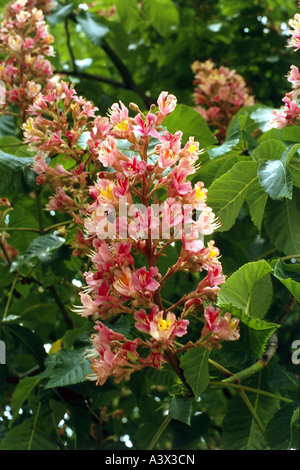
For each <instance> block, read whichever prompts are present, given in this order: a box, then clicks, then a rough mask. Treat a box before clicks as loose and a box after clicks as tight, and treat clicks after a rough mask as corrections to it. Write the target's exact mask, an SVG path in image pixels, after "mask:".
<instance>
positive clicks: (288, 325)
mask: <svg viewBox="0 0 300 470" xmlns="http://www.w3.org/2000/svg"><path fill="white" fill-rule="evenodd" d="M6 3H7V2H4V1H0V6H1V8H3V7H4V6H5V4H6ZM113 3H114V5H115V6H116V14H115V15H114V16H113V17H112V18H106V17H103V16H101V15H99V14H98V13H97V12H98V10H99V9H100V8H108V7H109V6H110V5H111V4H112V2H110V1H106V0H103V1H96V2H93V6H92V7H91V8H90V9H89V11H88V12H87V11H86V10H85V8H84V6H82V2H81V1H80V0H74V1H68V2H66V3H62V2H61V3H60V4H59V8H58V10H57V11H54V12H52V13H51V14H50V15H49V16H48V17H47V21H48V23H49V24H50V25H51V27H50V29H51V33H52V34H53V35H54V37H55V43H54V46H55V50H56V56H55V57H54V58H53V59H52V63H53V65H54V67H55V69H56V71H58V72H61V73H65V74H66V76H67V77H68V79H69V80H70V81H72V82H74V83H75V84H76V90H77V92H78V95H83V96H85V97H86V98H87V99H91V100H93V102H94V103H95V105H96V106H98V107H99V109H100V112H101V113H102V114H103V115H104V114H105V113H106V111H107V108H108V107H109V106H110V105H111V104H112V103H113V102H115V101H119V100H121V101H122V102H124V103H125V104H128V103H129V102H130V101H133V102H136V103H137V104H139V106H141V107H142V108H145V107H146V108H147V107H148V105H149V104H151V103H152V102H155V101H156V98H157V96H158V95H159V93H160V91H161V90H167V91H168V92H169V93H174V94H175V95H176V96H177V98H178V102H179V103H180V104H183V105H185V106H189V107H193V98H192V93H193V84H192V81H193V74H192V72H191V68H190V66H191V63H192V62H193V61H195V60H200V61H204V60H206V59H208V58H213V60H214V62H215V63H216V64H217V65H221V64H223V65H226V66H228V67H230V68H234V69H236V70H237V72H239V73H240V74H241V75H243V76H244V78H245V79H246V81H247V83H248V85H249V86H250V87H251V89H252V92H253V94H254V95H255V98H256V101H257V105H256V106H255V107H253V108H251V109H250V110H244V111H242V113H241V114H240V115H238V116H237V117H236V118H235V120H234V122H232V125H231V127H230V129H229V130H228V134H227V139H226V146H225V147H221V148H219V147H216V146H212V145H211V146H210V145H207V152H206V153H205V154H204V155H203V158H202V168H201V169H200V170H199V174H197V177H196V178H199V179H200V180H203V181H204V182H205V185H206V187H209V195H210V201H211V205H212V207H213V209H214V210H215V212H216V213H217V215H220V217H221V216H224V217H226V219H224V220H226V223H225V225H223V229H222V230H220V231H219V232H218V233H217V234H216V236H215V240H216V245H217V246H218V247H219V248H220V250H221V253H222V255H223V256H222V264H223V268H224V272H225V273H226V275H227V276H228V277H230V276H231V275H233V274H234V273H236V272H237V270H239V268H241V267H242V266H244V265H247V264H248V263H250V262H251V263H253V262H254V263H257V262H261V264H259V265H258V264H255V265H254V268H253V269H254V271H255V273H254V274H253V276H254V277H253V276H252V274H251V273H250V271H249V270H248V268H244V271H242V272H241V271H239V274H238V275H237V276H236V278H233V281H232V285H233V288H232V291H234V292H238V293H240V295H241V296H242V298H243V302H244V301H245V302H248V301H249V299H250V301H251V315H252V318H257V317H258V318H261V319H262V318H265V319H266V320H267V321H268V322H271V323H277V324H280V325H281V327H280V328H279V329H278V331H277V336H278V349H277V353H276V356H275V357H274V358H273V359H272V361H271V362H270V364H268V365H267V367H265V368H264V369H263V371H260V372H259V373H257V374H253V375H252V376H250V377H248V378H247V379H246V381H245V382H243V383H245V385H246V386H248V387H252V388H254V389H255V390H256V391H257V390H258V392H257V393H253V392H252V393H250V392H249V400H250V402H251V403H252V406H253V408H254V409H255V412H256V413H257V414H258V416H259V417H260V420H261V422H262V423H263V425H264V428H265V433H266V434H265V435H263V434H262V433H261V430H260V429H259V427H258V425H257V423H256V422H255V419H254V417H253V414H251V412H250V411H249V407H247V406H246V405H245V402H244V401H243V400H242V399H241V397H240V394H238V393H237V392H236V389H235V388H234V387H233V386H231V387H230V385H228V387H227V388H225V387H224V386H223V385H222V386H220V385H219V387H217V386H216V385H215V386H213V385H211V386H208V387H207V388H205V390H204V391H203V393H201V399H200V400H198V401H196V402H191V400H190V399H188V398H187V397H185V396H184V395H182V394H181V395H178V390H179V388H178V387H179V383H178V379H177V378H176V376H175V375H174V373H173V372H172V370H171V369H169V368H168V367H166V368H165V369H164V370H163V371H162V372H159V373H158V372H156V371H155V370H153V371H150V370H149V371H147V372H146V373H145V372H144V371H143V372H137V373H136V374H134V375H133V376H132V379H131V380H130V382H129V383H128V384H127V385H124V384H122V385H119V386H117V385H115V384H114V383H113V382H108V383H106V384H105V385H104V386H103V387H101V389H100V388H99V387H95V385H94V384H93V383H90V382H87V381H85V379H84V376H85V373H87V372H88V370H89V365H88V362H86V361H83V360H82V351H83V349H84V348H85V347H86V345H87V342H88V337H89V335H90V332H91V325H90V324H88V323H87V322H86V321H84V320H83V319H81V318H80V317H78V316H76V315H75V314H73V313H72V312H71V311H70V309H71V307H72V305H74V304H76V303H78V288H77V287H76V286H77V285H78V282H81V283H83V282H84V279H83V276H82V273H83V272H84V271H85V270H86V269H87V260H85V259H81V258H75V257H72V256H71V254H70V249H69V247H68V243H64V242H63V241H62V239H61V238H60V237H58V236H57V235H56V234H55V232H54V230H53V228H52V227H53V225H56V224H58V223H60V222H62V221H64V216H63V215H59V214H54V215H51V214H49V213H48V212H45V211H42V210H41V208H42V207H44V205H45V203H46V202H47V200H48V196H49V194H48V193H47V189H43V190H42V191H38V192H35V197H32V196H31V193H32V190H35V189H36V188H35V182H34V179H33V175H32V172H31V170H30V169H29V165H24V160H23V159H26V158H29V157H30V154H28V152H27V150H26V148H24V147H16V148H17V150H15V151H12V149H14V147H13V144H16V143H18V142H19V139H21V133H20V129H19V128H18V123H16V122H14V121H13V118H11V117H7V116H6V117H1V119H0V137H1V139H0V146H1V151H2V152H4V153H8V154H10V155H12V154H13V156H14V157H16V160H12V159H11V160H10V163H9V164H8V162H7V161H6V160H5V158H4V157H3V158H2V160H1V172H3V176H4V177H3V179H2V182H1V186H0V188H1V189H0V195H1V197H9V199H10V200H11V201H12V202H13V205H14V211H13V212H12V214H11V217H10V221H9V226H10V227H11V228H18V227H25V228H28V229H29V228H30V229H35V231H32V230H23V231H18V230H12V231H11V232H10V244H11V245H13V246H14V248H15V249H17V250H18V252H19V253H20V254H21V255H24V256H25V261H26V262H27V263H28V262H31V263H32V264H31V269H30V270H29V272H28V271H27V274H26V276H25V277H23V278H16V277H15V275H14V273H13V272H12V270H10V272H9V270H8V269H7V265H6V262H5V259H3V260H2V264H1V265H0V306H1V311H2V312H3V314H2V323H1V339H4V340H5V343H6V348H7V364H6V366H3V365H1V368H0V387H1V394H0V412H1V421H0V441H1V443H0V448H1V449H19V448H21V449H57V448H60V449H101V450H109V449H120V450H121V449H128V448H133V449H145V448H147V446H149V445H150V446H151V445H154V447H155V446H156V448H160V449H234V450H238V449H243V450H244V449H265V448H271V449H289V448H298V449H299V424H298V423H299V408H298V412H297V410H296V408H297V407H296V405H295V403H296V402H297V400H299V382H298V381H299V375H298V374H299V371H298V366H297V365H295V364H293V363H292V361H291V345H292V342H293V341H294V340H296V339H299V320H300V315H299V305H298V301H299V297H300V289H299V272H300V271H299V269H300V268H299V264H297V257H296V258H293V257H292V256H293V255H298V256H299V253H300V217H299V216H300V214H299V207H300V204H299V202H300V201H299V198H300V189H299V188H300V184H299V180H300V178H299V168H300V165H299V162H298V160H299V155H298V154H297V153H296V149H294V153H293V154H292V155H291V161H292V164H291V167H290V168H289V171H290V172H291V173H292V176H293V182H292V187H293V191H292V193H291V185H290V183H288V182H286V181H283V182H281V186H280V187H279V188H278V187H277V188H276V190H278V191H279V193H278V191H277V193H276V194H275V195H274V194H273V193H270V189H269V188H266V187H264V188H263V189H264V190H266V191H265V192H264V194H262V186H261V185H259V184H258V182H257V181H256V186H254V185H252V186H251V191H249V192H248V193H247V192H246V190H244V189H239V190H237V197H238V204H237V206H235V207H233V206H234V204H233V202H232V201H231V200H229V199H228V200H227V203H228V204H227V207H223V206H221V205H220V202H219V197H218V196H219V194H220V193H222V194H224V191H225V194H226V189H228V187H229V186H230V185H231V184H232V180H233V179H234V178H233V174H232V173H230V171H231V169H232V168H233V167H234V168H235V171H238V170H239V171H240V172H241V171H242V170H243V174H244V175H251V174H253V175H254V176H253V180H254V179H255V178H256V179H257V173H256V172H257V169H258V165H259V164H261V163H265V162H268V161H269V160H273V159H279V158H280V156H281V155H282V151H283V150H284V149H286V148H287V149H288V150H290V148H291V145H294V144H297V143H299V142H300V138H299V130H298V127H297V126H296V127H295V128H289V129H287V128H286V129H283V130H281V131H275V130H271V131H267V130H266V128H265V123H266V120H267V117H268V110H269V108H278V107H279V106H280V105H281V99H282V97H283V96H284V94H285V93H286V91H287V89H288V88H289V87H288V84H287V81H286V78H285V74H286V73H287V72H288V70H289V68H290V66H291V64H295V65H298V63H297V61H299V59H298V57H299V56H297V54H294V53H292V51H291V49H288V48H287V47H286V44H287V35H286V34H285V32H286V30H287V21H288V19H289V18H291V17H292V16H293V15H294V13H295V12H296V11H297V4H296V2H295V1H291V0H287V1H285V2H281V1H280V0H264V1H253V2H251V4H250V2H248V1H246V0H232V1H231V0H224V1H220V2H215V1H212V0H207V1H205V0H204V1H196V0H195V1H193V0H178V1H175V0H174V1H171V0H152V1H151V0H143V1H140V2H138V1H137V0H127V1H126V2H124V1H122V0H117V1H115V2H113ZM125 3H126V7H125ZM257 109H258V110H259V111H258V112H257V113H256V114H253V112H254V111H255V110H257ZM189 113H190V111H189V112H188V113H187V115H185V117H183V116H181V115H180V114H178V115H176V116H175V122H172V121H171V122H170V127H171V128H172V126H174V130H176V129H175V128H180V129H186V132H187V134H188V135H195V137H196V138H197V139H199V141H200V144H201V142H202V132H203V125H202V124H201V123H200V121H199V123H198V121H197V122H194V121H193V119H192V118H193V115H191V114H189ZM197 126H198V127H197ZM201 126H202V127H201ZM257 127H260V132H259V133H258V135H257V134H255V138H254V137H253V136H252V134H253V132H254V131H255V129H257ZM170 130H172V129H170ZM264 142H265V147H259V145H262V144H263V143H264ZM282 145H284V147H282ZM258 147H259V149H258ZM237 164H239V165H240V166H239V167H237V166H235V165H237ZM277 176H278V175H277ZM276 181H277V182H278V179H277V180H276ZM240 183H241V184H242V188H244V187H246V185H247V182H246V181H240ZM268 191H269V192H268ZM284 191H285V192H284ZM278 194H279V197H278ZM258 196H259V197H258ZM226 197H227V196H226ZM228 197H229V196H228ZM260 197H262V198H263V202H262V203H259V204H258V203H257V205H255V202H257V201H261V199H260ZM245 201H247V203H246V202H245ZM41 235H43V237H44V238H39V239H38V243H37V245H34V247H33V249H32V250H31V251H29V252H28V247H29V245H30V244H31V243H32V242H33V241H34V240H37V237H39V236H41ZM70 235H71V233H66V236H67V241H68V237H69V236H70ZM45 237H46V238H45ZM31 248H32V245H31ZM169 256H170V258H169V259H171V257H172V252H170V254H169ZM173 256H174V254H173ZM282 258H284V259H283V260H282ZM291 258H292V260H294V261H296V262H294V263H292V264H291V263H290V260H291ZM264 260H267V261H264ZM272 260H273V261H272ZM283 261H286V263H287V265H286V264H282V262H283ZM17 263H19V264H18V265H17V267H18V268H19V269H21V270H22V268H23V267H24V265H22V263H24V258H21V259H17ZM264 263H265V264H264ZM272 263H273V264H272ZM276 263H277V264H276ZM25 264H26V263H25ZM266 266H267V267H266ZM275 266H276V269H275V268H274V267H275ZM270 267H271V268H270ZM269 268H270V269H269ZM249 269H250V268H249ZM260 269H261V270H262V271H261V272H260V274H259V270H260ZM264 269H265V271H264ZM251 276H252V277H251ZM193 282H195V279H193V277H186V278H184V279H180V282H178V279H176V278H174V280H173V282H170V283H169V284H168V292H167V294H168V298H169V299H171V300H172V299H173V298H174V299H176V298H177V296H179V295H180V294H181V295H182V293H183V292H184V290H185V288H186V287H187V288H189V290H190V285H191V284H192V283H193ZM243 283H244V284H243ZM12 285H13V288H12ZM229 287H230V286H229ZM228 289H229V288H228ZM223 297H224V298H223V299H222V300H223V303H230V304H231V303H233V304H234V305H235V306H236V307H239V308H241V305H238V304H237V303H236V298H234V296H232V295H231V294H229V293H228V291H227V292H226V290H225V291H223ZM8 299H9V309H7V306H8ZM243 302H242V303H243ZM242 307H243V305H242ZM197 321H198V320H197V319H195V320H194V322H195V332H197V331H198V330H197V328H198V326H197ZM115 327H116V325H115ZM117 328H118V331H121V332H124V333H126V332H128V331H129V329H130V325H129V324H128V323H127V322H122V321H120V323H119V324H118V325H117ZM245 328H246V326H245ZM245 331H246V330H245ZM246 336H247V335H246V334H245V337H246ZM245 341H246V340H245ZM245 341H241V342H238V343H237V344H230V345H224V347H223V349H222V350H221V351H215V352H214V356H213V360H214V361H216V362H218V363H219V364H221V365H222V367H224V368H227V369H229V370H230V371H231V372H233V373H236V372H239V371H241V370H244V369H246V368H247V367H251V366H252V365H253V363H254V361H255V359H257V357H256V358H254V357H253V355H252V354H250V353H249V351H250V347H249V344H248V343H247V341H246V343H245ZM44 345H49V346H48V347H47V348H46V350H45V348H44ZM51 345H52V347H51V349H50V352H49V348H50V346H51ZM261 346H262V344H261V343H259V348H258V350H259V351H260V352H261ZM46 351H47V352H46ZM209 374H210V379H211V380H214V381H215V382H220V381H221V380H223V378H224V377H223V375H222V373H221V372H220V371H218V370H217V369H216V368H214V367H212V364H210V365H209ZM260 390H264V391H265V392H269V393H271V394H273V395H274V396H273V397H272V396H266V395H263V394H261V393H259V391H260ZM278 397H281V398H278ZM168 409H169V412H170V413H171V414H172V417H173V419H172V420H171V422H170V423H168V426H167V428H166V429H165V430H164V427H163V426H164V423H166V421H165V416H166V410H168ZM171 410H172V411H171ZM295 410H296V411H295ZM297 413H298V414H297ZM156 432H158V434H156ZM266 437H267V438H268V441H267V440H266ZM152 438H154V440H153V441H152ZM156 438H157V439H156Z"/></svg>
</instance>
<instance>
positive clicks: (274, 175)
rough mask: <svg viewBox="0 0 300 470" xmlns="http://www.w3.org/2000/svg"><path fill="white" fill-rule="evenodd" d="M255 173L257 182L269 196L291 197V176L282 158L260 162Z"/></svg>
mask: <svg viewBox="0 0 300 470" xmlns="http://www.w3.org/2000/svg"><path fill="white" fill-rule="evenodd" d="M257 174H258V181H259V184H260V185H261V187H262V188H263V189H264V191H265V192H266V193H267V194H268V196H270V198H272V199H282V198H284V197H286V198H288V199H292V195H293V176H292V174H291V172H290V171H289V169H288V168H287V166H286V163H285V161H284V159H283V158H281V159H280V160H269V161H267V162H265V163H262V164H260V165H259V168H258V173H257Z"/></svg>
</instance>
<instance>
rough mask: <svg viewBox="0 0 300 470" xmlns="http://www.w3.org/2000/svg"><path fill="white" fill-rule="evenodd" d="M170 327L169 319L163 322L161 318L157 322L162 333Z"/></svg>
mask: <svg viewBox="0 0 300 470" xmlns="http://www.w3.org/2000/svg"><path fill="white" fill-rule="evenodd" d="M170 325H171V320H170V319H169V318H167V320H164V319H163V318H161V319H160V320H159V322H158V329H159V330H162V331H166V330H167V329H169V328H170Z"/></svg>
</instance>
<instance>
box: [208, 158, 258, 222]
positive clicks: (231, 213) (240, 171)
mask: <svg viewBox="0 0 300 470" xmlns="http://www.w3.org/2000/svg"><path fill="white" fill-rule="evenodd" d="M256 182H257V163H256V162H238V163H236V164H235V165H234V166H233V167H232V168H231V169H230V170H229V171H227V172H226V173H225V174H224V175H222V176H220V178H217V179H216V180H215V181H213V183H212V184H211V186H210V187H209V188H208V193H207V203H208V205H209V206H210V207H212V209H213V211H214V213H215V214H216V216H217V217H219V220H220V222H221V224H222V226H221V228H219V230H220V231H225V230H229V229H230V228H231V227H232V225H233V224H234V222H235V220H236V218H237V216H238V214H239V212H240V210H241V208H242V206H243V203H244V201H245V198H246V196H247V194H248V193H249V191H251V189H252V185H253V184H254V183H256Z"/></svg>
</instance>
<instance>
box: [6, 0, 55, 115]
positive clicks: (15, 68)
mask: <svg viewBox="0 0 300 470" xmlns="http://www.w3.org/2000/svg"><path fill="white" fill-rule="evenodd" d="M53 6H54V3H53V2H43V1H40V2H39V1H30V0H17V1H12V2H10V3H9V4H8V5H7V6H6V8H5V11H4V19H3V21H2V23H1V28H0V52H1V53H2V54H4V55H5V56H6V58H5V59H4V60H3V61H2V63H1V65H0V80H1V81H3V82H4V84H5V97H4V98H5V99H3V97H2V100H1V103H4V104H3V105H2V106H1V108H2V109H1V111H2V112H5V111H9V110H10V109H12V110H13V111H14V112H16V113H18V112H19V113H20V116H21V119H22V120H23V121H24V120H25V119H26V110H27V107H28V105H30V104H31V103H32V102H33V100H34V98H35V97H36V96H37V95H38V93H40V92H41V90H42V89H43V88H44V87H45V86H46V85H47V83H48V80H49V79H50V78H51V77H52V76H53V70H52V66H51V64H50V62H49V60H47V59H46V58H45V57H47V56H53V55H54V51H53V47H52V43H53V36H52V35H51V34H49V32H48V26H47V25H46V23H45V20H44V14H43V11H42V10H41V9H39V7H42V8H43V10H44V11H45V12H48V11H49V8H53Z"/></svg>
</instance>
